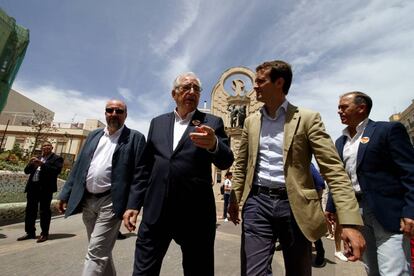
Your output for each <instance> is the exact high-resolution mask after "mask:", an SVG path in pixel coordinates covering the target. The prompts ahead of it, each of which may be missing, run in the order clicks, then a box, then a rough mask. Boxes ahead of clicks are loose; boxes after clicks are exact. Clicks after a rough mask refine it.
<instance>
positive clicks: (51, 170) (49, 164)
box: [24, 152, 63, 194]
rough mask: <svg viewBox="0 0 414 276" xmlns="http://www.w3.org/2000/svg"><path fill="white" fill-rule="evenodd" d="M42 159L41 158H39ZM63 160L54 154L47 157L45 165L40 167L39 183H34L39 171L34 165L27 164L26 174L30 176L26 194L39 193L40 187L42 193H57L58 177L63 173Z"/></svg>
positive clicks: (25, 190)
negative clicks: (35, 175) (36, 173)
mask: <svg viewBox="0 0 414 276" xmlns="http://www.w3.org/2000/svg"><path fill="white" fill-rule="evenodd" d="M37 158H38V159H40V158H42V157H41V156H38V157H37ZM62 167H63V158H62V157H60V156H59V155H56V154H54V153H53V152H52V153H51V154H50V155H49V156H48V157H47V159H46V161H45V163H44V164H43V165H41V166H40V172H39V181H38V182H35V183H34V182H33V181H32V179H33V176H34V174H35V172H36V170H37V167H36V166H35V165H34V164H30V163H29V164H27V165H26V167H25V168H24V173H25V174H30V176H29V179H28V180H27V184H26V187H25V189H24V192H28V193H29V192H31V191H37V190H38V189H37V188H39V187H38V186H40V190H41V191H42V192H48V193H52V194H53V193H54V192H56V191H57V177H58V175H59V174H60V172H61V171H62Z"/></svg>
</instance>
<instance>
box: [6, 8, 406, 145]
mask: <svg viewBox="0 0 414 276" xmlns="http://www.w3.org/2000/svg"><path fill="white" fill-rule="evenodd" d="M0 7H1V8H2V9H3V10H5V11H6V12H7V13H8V14H9V15H10V16H13V17H14V18H15V19H16V20H17V23H18V24H20V25H22V26H24V27H26V28H29V29H30V35H31V41H30V44H29V48H28V50H27V53H26V57H25V60H24V62H23V64H22V66H21V68H20V71H19V73H18V75H17V77H16V80H15V82H14V85H13V88H14V89H16V90H17V91H19V92H21V93H22V94H24V95H26V96H28V97H29V98H31V99H33V100H35V101H37V102H39V103H40V104H42V105H43V106H45V107H47V108H49V109H51V110H53V111H54V112H55V121H58V122H70V121H75V122H84V120H85V119H87V118H98V119H100V120H102V121H104V105H105V102H106V100H108V99H109V98H121V99H123V100H125V101H126V103H127V105H128V119H127V121H126V124H127V125H128V126H129V127H132V128H135V129H138V130H140V131H141V132H143V133H144V134H145V135H146V134H147V130H148V125H149V121H150V119H151V118H152V117H154V116H156V115H159V114H161V113H165V112H169V111H171V110H172V109H173V108H174V103H173V100H172V98H171V87H172V81H173V79H174V77H175V76H176V75H178V74H179V73H182V72H185V71H193V72H195V73H196V74H198V75H199V77H200V78H201V80H202V83H203V88H204V91H203V92H202V97H201V100H200V105H202V103H203V102H204V101H207V103H208V105H210V94H211V89H212V88H213V86H214V85H215V84H216V82H217V81H218V79H219V77H220V75H221V74H222V73H223V72H224V71H225V70H227V69H228V68H230V67H234V66H246V67H249V68H251V69H254V68H255V67H256V66H257V65H258V64H260V63H261V62H263V61H265V60H273V59H281V60H285V61H287V62H289V63H290V64H291V65H292V67H293V70H294V80H293V85H292V87H291V89H290V92H289V95H288V100H289V101H290V102H291V103H293V104H295V105H299V106H303V107H307V108H311V109H314V110H317V111H319V112H320V113H321V115H322V119H323V120H324V122H325V125H326V127H327V130H328V132H329V133H330V134H331V136H332V137H333V138H334V139H335V138H336V137H337V136H338V135H339V134H340V133H341V130H342V128H343V125H341V124H340V121H339V118H338V115H337V113H336V110H337V108H336V107H337V103H338V96H339V95H340V94H342V93H344V92H348V91H353V90H359V91H363V92H366V93H367V94H369V95H370V96H371V97H372V98H373V101H374V107H373V111H372V114H371V118H372V119H374V120H388V117H389V116H390V115H391V114H392V113H395V112H397V111H402V110H404V109H405V108H406V107H408V106H409V104H410V103H411V101H412V99H414V96H413V95H414V93H413V89H414V77H413V72H412V71H413V70H412V66H413V64H414V17H413V14H414V2H413V1H398V0H395V1H388V0H376V1H359V0H348V1H333V0H320V1H291V0H274V1H270V0H269V1H264V0H257V1H251V0H249V1H247V0H209V1H198V0H170V1H160V0H151V1H143V0H142V1H137V0H121V1H113V0H99V1H98V0H70V1H68V0H66V1H64V0H60V1H57V0H0Z"/></svg>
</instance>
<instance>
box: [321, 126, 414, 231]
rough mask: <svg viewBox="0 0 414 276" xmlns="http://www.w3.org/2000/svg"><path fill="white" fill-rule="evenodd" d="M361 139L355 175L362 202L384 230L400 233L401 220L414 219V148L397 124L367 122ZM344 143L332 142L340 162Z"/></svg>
mask: <svg viewBox="0 0 414 276" xmlns="http://www.w3.org/2000/svg"><path fill="white" fill-rule="evenodd" d="M362 137H363V138H364V142H361V143H360V145H359V148H358V156H357V170H356V173H357V177H358V182H359V185H360V187H361V191H362V193H363V195H364V201H366V202H367V204H368V206H369V208H370V209H371V210H372V211H373V212H374V214H375V218H376V219H377V220H378V222H379V223H380V224H381V225H382V226H383V227H384V228H385V229H387V230H388V231H391V232H395V233H400V232H401V231H400V230H399V229H400V219H401V218H411V219H414V148H413V145H412V144H411V142H410V139H409V136H408V134H407V131H406V129H405V127H404V125H402V124H401V123H399V122H374V121H371V120H369V121H368V124H367V126H366V128H365V130H364V133H363V135H362ZM345 142H346V136H341V137H339V138H338V140H336V143H335V145H336V148H337V150H338V153H339V155H340V157H341V159H342V160H343V149H344V145H345ZM330 200H331V199H330ZM331 203H332V202H331ZM328 207H329V206H327V209H328ZM329 209H331V208H330V207H329Z"/></svg>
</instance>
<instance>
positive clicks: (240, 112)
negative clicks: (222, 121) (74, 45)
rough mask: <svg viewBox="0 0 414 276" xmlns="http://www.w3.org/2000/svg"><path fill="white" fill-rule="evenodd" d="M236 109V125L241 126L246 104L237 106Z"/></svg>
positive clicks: (244, 116)
mask: <svg viewBox="0 0 414 276" xmlns="http://www.w3.org/2000/svg"><path fill="white" fill-rule="evenodd" d="M237 110H238V112H237V119H238V126H239V127H240V128H243V125H244V120H245V119H246V106H245V105H243V106H239V107H238V109H237Z"/></svg>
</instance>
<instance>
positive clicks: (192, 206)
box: [124, 72, 233, 275]
mask: <svg viewBox="0 0 414 276" xmlns="http://www.w3.org/2000/svg"><path fill="white" fill-rule="evenodd" d="M200 93H201V83H200V80H199V79H198V78H197V76H196V75H195V74H194V73H191V72H189V73H184V74H182V75H179V76H178V77H177V78H176V79H175V81H174V84H173V89H172V97H173V99H174V101H175V102H176V104H177V107H176V108H175V110H174V111H173V112H170V113H167V114H164V115H161V116H158V117H156V118H154V119H153V120H152V121H151V124H150V129H149V133H148V141H147V147H146V151H145V160H146V162H145V163H146V166H145V169H144V172H145V173H144V174H142V175H141V178H142V179H145V178H146V179H148V180H147V181H139V182H135V183H133V184H134V185H133V186H134V188H135V189H134V190H133V192H131V195H130V199H134V200H131V201H130V203H134V205H128V210H127V211H126V212H125V215H124V224H125V226H126V227H127V228H128V230H129V231H133V230H134V229H135V227H136V220H137V216H138V213H139V211H140V209H141V208H142V207H143V210H144V213H143V217H142V221H141V224H140V226H139V230H138V238H137V242H136V249H135V263H134V273H133V275H159V274H160V269H161V264H162V260H163V258H164V255H165V253H166V252H167V249H168V247H169V244H170V242H171V240H174V241H175V242H176V243H177V244H179V245H180V246H181V251H182V255H183V261H182V264H183V269H184V275H214V239H215V233H216V208H215V200H214V194H213V190H212V187H211V182H212V178H211V164H214V165H215V166H216V167H218V168H219V169H221V170H226V169H227V168H229V167H230V166H231V164H232V162H233V153H232V151H231V149H230V147H229V141H228V137H227V136H226V133H225V132H224V125H223V121H222V119H221V118H219V117H216V116H213V115H211V114H206V113H203V112H200V111H199V110H198V109H197V105H198V102H199V100H200Z"/></svg>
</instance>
